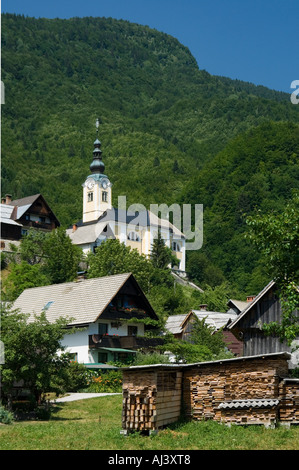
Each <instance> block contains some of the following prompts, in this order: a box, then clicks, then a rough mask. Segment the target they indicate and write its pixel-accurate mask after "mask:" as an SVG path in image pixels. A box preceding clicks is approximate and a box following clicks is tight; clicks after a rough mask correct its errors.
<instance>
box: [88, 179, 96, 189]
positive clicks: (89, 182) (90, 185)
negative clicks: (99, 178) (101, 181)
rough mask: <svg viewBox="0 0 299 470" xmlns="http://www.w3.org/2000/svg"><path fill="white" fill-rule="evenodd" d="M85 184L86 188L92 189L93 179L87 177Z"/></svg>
mask: <svg viewBox="0 0 299 470" xmlns="http://www.w3.org/2000/svg"><path fill="white" fill-rule="evenodd" d="M86 186H87V187H88V189H93V187H94V180H93V179H92V178H91V179H88V180H87V181H86Z"/></svg>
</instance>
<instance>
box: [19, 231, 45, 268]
mask: <svg viewBox="0 0 299 470" xmlns="http://www.w3.org/2000/svg"><path fill="white" fill-rule="evenodd" d="M46 237H47V233H46V232H42V231H41V230H35V229H33V228H31V229H29V230H28V232H27V234H26V235H25V236H24V237H23V238H22V240H21V243H20V249H19V252H20V256H21V260H23V261H26V262H27V263H28V264H31V265H33V264H38V263H41V262H42V261H43V260H44V257H45V240H46Z"/></svg>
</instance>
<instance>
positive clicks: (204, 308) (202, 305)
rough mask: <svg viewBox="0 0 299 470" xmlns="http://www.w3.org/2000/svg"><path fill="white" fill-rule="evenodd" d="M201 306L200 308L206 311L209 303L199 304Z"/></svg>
mask: <svg viewBox="0 0 299 470" xmlns="http://www.w3.org/2000/svg"><path fill="white" fill-rule="evenodd" d="M199 308H200V310H204V311H206V310H207V308H208V305H207V304H201V305H200V306H199Z"/></svg>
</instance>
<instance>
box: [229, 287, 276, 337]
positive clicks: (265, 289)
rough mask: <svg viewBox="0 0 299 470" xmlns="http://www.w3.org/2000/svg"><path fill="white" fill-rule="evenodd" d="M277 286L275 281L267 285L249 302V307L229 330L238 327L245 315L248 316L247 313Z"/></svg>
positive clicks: (240, 314)
mask: <svg viewBox="0 0 299 470" xmlns="http://www.w3.org/2000/svg"><path fill="white" fill-rule="evenodd" d="M274 285H275V281H271V282H269V284H267V285H266V287H264V289H262V290H261V291H260V292H259V294H258V295H257V296H256V297H255V298H254V299H253V300H252V301H251V302H248V305H247V307H246V308H244V310H242V312H241V313H239V315H237V316H236V318H235V320H234V321H233V322H232V323H230V325H229V326H228V328H229V329H232V328H234V327H235V326H236V324H237V323H238V322H239V321H240V320H241V318H243V317H244V316H245V315H247V313H248V312H249V311H250V310H251V309H252V308H253V307H254V305H256V304H257V303H258V302H259V301H260V299H261V298H262V297H263V296H264V295H265V294H266V293H267V292H268V291H269V290H270V289H271V288H272V287H273V286H274Z"/></svg>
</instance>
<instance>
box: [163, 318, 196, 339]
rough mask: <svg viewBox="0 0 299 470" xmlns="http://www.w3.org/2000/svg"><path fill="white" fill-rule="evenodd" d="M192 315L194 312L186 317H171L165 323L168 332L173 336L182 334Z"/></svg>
mask: <svg viewBox="0 0 299 470" xmlns="http://www.w3.org/2000/svg"><path fill="white" fill-rule="evenodd" d="M191 315H192V312H189V313H187V314H185V315H170V316H169V317H168V318H167V320H166V323H165V328H166V330H168V331H169V332H170V333H172V334H173V335H178V334H180V333H182V331H183V328H184V325H185V323H186V322H187V320H188V319H189V318H190V316H191Z"/></svg>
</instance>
